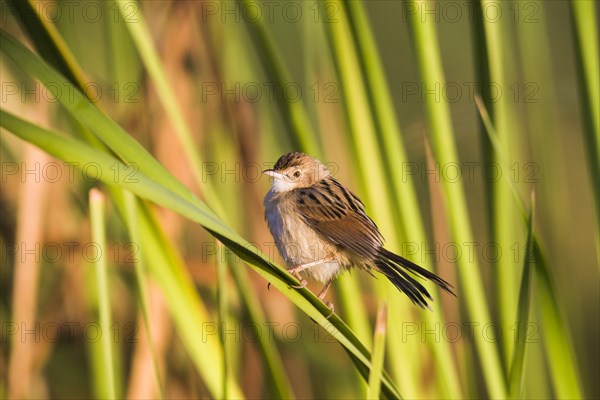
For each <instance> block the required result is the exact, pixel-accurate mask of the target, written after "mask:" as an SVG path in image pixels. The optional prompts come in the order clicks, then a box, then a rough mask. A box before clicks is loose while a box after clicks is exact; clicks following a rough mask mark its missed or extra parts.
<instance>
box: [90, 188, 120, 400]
mask: <svg viewBox="0 0 600 400" xmlns="http://www.w3.org/2000/svg"><path fill="white" fill-rule="evenodd" d="M89 201H90V219H91V226H92V241H93V242H94V243H96V245H97V246H98V248H99V249H100V252H101V253H100V254H101V256H100V257H98V260H97V261H96V267H95V269H96V285H97V295H98V313H99V319H100V321H99V322H100V329H101V331H102V332H110V331H111V312H110V293H109V290H108V272H107V268H108V266H107V262H106V258H107V257H106V256H102V254H104V255H106V254H108V248H107V247H106V228H105V225H104V203H105V199H104V195H103V194H102V193H101V192H100V191H99V190H98V189H92V190H91V191H90V197H89ZM100 342H101V344H102V355H103V357H102V367H103V369H104V370H105V374H104V375H103V376H104V377H105V379H106V381H105V382H103V386H104V387H105V388H106V389H107V395H108V398H110V399H116V398H117V393H116V387H115V370H114V363H113V354H112V345H111V341H110V335H102V336H101V337H100Z"/></svg>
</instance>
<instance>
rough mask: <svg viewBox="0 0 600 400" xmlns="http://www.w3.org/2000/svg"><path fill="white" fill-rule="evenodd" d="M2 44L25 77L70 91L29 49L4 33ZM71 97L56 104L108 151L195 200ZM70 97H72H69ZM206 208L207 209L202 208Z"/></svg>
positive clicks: (75, 94)
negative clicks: (29, 76) (63, 108)
mask: <svg viewBox="0 0 600 400" xmlns="http://www.w3.org/2000/svg"><path fill="white" fill-rule="evenodd" d="M0 39H1V40H2V48H1V51H2V52H3V53H4V54H5V55H6V56H7V57H9V58H10V59H12V60H13V61H14V62H15V63H16V64H17V65H19V66H20V67H21V68H22V69H23V70H24V71H25V72H26V73H27V74H29V75H31V76H32V77H35V78H37V79H39V80H40V81H41V83H42V84H44V85H45V86H46V87H48V90H49V91H50V92H51V93H52V91H53V90H55V89H53V88H55V87H61V88H70V87H71V84H70V83H69V81H68V80H67V79H65V78H64V77H63V76H62V75H61V74H60V73H58V72H56V71H55V70H53V69H52V68H50V67H49V66H48V65H47V64H45V63H44V62H43V61H42V60H41V59H40V58H39V57H37V56H36V55H35V54H33V53H32V52H31V51H30V50H29V49H27V48H25V47H24V46H23V45H22V44H20V43H19V42H17V41H16V40H15V39H14V38H13V37H12V36H11V35H9V34H8V33H6V32H5V31H4V30H2V31H1V32H0ZM69 94H70V95H68V96H65V95H62V96H57V101H58V102H59V103H60V104H61V105H62V106H64V107H65V108H66V109H67V110H68V111H69V113H70V115H72V116H73V117H74V118H75V119H76V120H77V121H79V122H80V123H81V124H83V125H84V126H86V127H88V128H89V129H90V130H91V131H92V132H94V134H96V135H97V136H98V138H100V139H101V140H102V141H103V142H104V143H105V144H106V145H107V146H108V147H109V148H111V150H113V151H114V152H115V153H116V154H117V155H119V157H120V158H121V159H122V160H124V161H126V162H127V163H129V164H132V165H133V167H134V168H139V170H140V171H141V172H145V173H146V174H147V175H151V176H152V177H153V179H154V180H156V181H157V182H159V183H160V184H161V185H163V186H164V187H166V188H168V189H169V190H171V191H172V192H174V193H177V194H179V195H180V196H181V197H182V198H185V199H187V200H190V201H194V200H197V199H196V198H195V197H194V196H193V194H192V193H191V192H190V191H189V189H187V188H186V187H185V186H184V185H183V184H181V182H179V181H177V180H176V179H173V177H172V175H171V174H170V173H169V172H168V171H167V170H166V169H165V168H164V167H163V166H162V165H161V164H160V163H159V162H158V161H156V160H155V159H154V158H153V157H152V156H151V155H150V154H149V153H148V151H146V149H144V148H143V147H142V146H141V145H140V144H139V143H138V142H137V141H135V139H133V138H132V137H131V136H129V134H127V132H125V131H124V130H123V128H121V127H120V126H119V125H118V124H116V123H115V122H114V121H113V120H111V119H110V118H109V117H108V116H107V115H106V114H104V113H103V112H102V111H101V110H99V109H98V108H97V107H96V106H95V105H94V104H92V103H91V102H89V101H88V99H87V98H86V97H85V96H83V95H82V94H81V92H79V91H78V90H77V89H74V88H73V90H72V91H70V93H69ZM71 94H72V95H71ZM203 207H205V208H206V206H203Z"/></svg>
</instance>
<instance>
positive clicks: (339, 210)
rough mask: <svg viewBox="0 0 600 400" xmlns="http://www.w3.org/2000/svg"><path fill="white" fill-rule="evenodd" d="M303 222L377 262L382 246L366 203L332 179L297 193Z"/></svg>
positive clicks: (329, 178) (332, 239) (327, 237)
mask: <svg viewBox="0 0 600 400" xmlns="http://www.w3.org/2000/svg"><path fill="white" fill-rule="evenodd" d="M293 192H294V196H295V198H294V201H295V203H296V205H297V207H298V212H299V213H300V215H301V216H302V218H303V219H304V221H305V222H306V223H307V224H308V225H309V226H310V227H312V228H313V229H314V230H315V231H316V232H317V233H318V234H319V235H321V236H323V237H324V238H326V239H328V240H330V241H331V242H333V243H334V244H336V245H338V246H340V247H342V248H344V249H347V250H350V251H351V252H353V253H356V254H357V255H359V256H362V257H367V258H375V257H376V256H377V255H378V253H379V248H380V247H381V246H382V244H383V237H382V236H381V233H380V232H379V229H378V228H377V225H375V223H374V222H373V221H372V220H371V218H369V217H368V216H367V214H366V213H365V207H364V205H363V203H362V202H361V201H360V200H359V199H358V197H356V196H355V195H354V194H353V193H352V192H350V191H349V190H348V189H346V188H345V187H344V186H342V185H341V184H340V183H339V182H338V181H337V180H335V179H334V178H332V177H327V178H325V179H322V180H321V181H319V182H317V183H316V184H314V185H313V186H311V187H307V188H299V189H295V190H294V191H293Z"/></svg>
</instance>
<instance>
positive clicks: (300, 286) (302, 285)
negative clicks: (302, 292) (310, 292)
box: [290, 276, 308, 289]
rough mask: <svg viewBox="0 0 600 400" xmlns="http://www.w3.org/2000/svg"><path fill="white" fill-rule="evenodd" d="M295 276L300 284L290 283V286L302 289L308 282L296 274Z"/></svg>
mask: <svg viewBox="0 0 600 400" xmlns="http://www.w3.org/2000/svg"><path fill="white" fill-rule="evenodd" d="M296 278H297V279H298V280H299V281H300V284H299V285H290V287H291V288H294V289H303V288H305V287H306V285H307V284H308V282H307V281H306V279H303V278H300V277H297V276H296Z"/></svg>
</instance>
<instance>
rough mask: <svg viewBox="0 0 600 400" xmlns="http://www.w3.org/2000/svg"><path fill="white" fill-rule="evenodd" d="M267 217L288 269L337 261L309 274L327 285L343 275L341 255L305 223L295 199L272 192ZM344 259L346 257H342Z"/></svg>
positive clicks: (266, 212) (269, 195) (315, 269)
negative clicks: (297, 208) (340, 272)
mask: <svg viewBox="0 0 600 400" xmlns="http://www.w3.org/2000/svg"><path fill="white" fill-rule="evenodd" d="M265 217H266V220H267V224H268V225H269V229H270V231H271V234H272V235H273V238H274V239H275V245H276V246H277V249H278V250H279V253H280V254H281V256H282V257H283V259H284V260H285V262H286V264H287V266H288V268H293V267H296V266H299V265H303V264H307V263H311V262H314V261H318V260H325V259H327V260H331V259H334V260H336V261H335V262H327V263H324V264H322V265H319V266H315V267H313V268H310V269H309V270H308V272H309V273H310V274H311V275H313V277H314V278H315V279H317V280H319V281H322V282H326V281H328V280H329V279H330V278H331V277H333V276H334V275H335V274H337V273H338V272H339V269H340V264H341V265H344V264H345V262H344V261H345V260H341V259H340V256H341V255H340V254H339V252H338V251H337V250H336V248H335V246H333V245H331V244H329V243H328V242H326V241H324V240H323V239H322V238H321V237H320V236H319V235H318V234H317V233H316V232H315V230H314V229H312V228H311V227H310V226H308V225H307V224H306V222H304V220H303V219H302V216H301V215H300V213H299V212H298V211H297V210H296V205H295V203H294V200H293V198H292V197H291V196H286V195H285V194H278V193H275V192H271V191H269V193H267V196H266V197H265ZM342 257H343V256H342Z"/></svg>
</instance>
